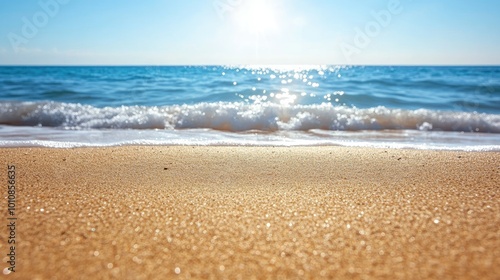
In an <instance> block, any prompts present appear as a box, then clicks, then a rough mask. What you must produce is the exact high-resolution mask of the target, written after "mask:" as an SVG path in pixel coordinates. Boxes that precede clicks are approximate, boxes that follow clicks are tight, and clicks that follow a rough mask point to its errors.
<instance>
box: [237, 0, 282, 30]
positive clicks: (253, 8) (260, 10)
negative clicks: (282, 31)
mask: <svg viewBox="0 0 500 280" xmlns="http://www.w3.org/2000/svg"><path fill="white" fill-rule="evenodd" d="M276 17H277V13H276V9H275V6H274V5H273V1H265V0H252V1H246V2H245V4H244V5H243V6H242V7H241V8H240V9H239V11H238V12H237V13H235V21H236V23H237V24H238V26H239V27H240V28H242V29H244V30H246V31H248V32H250V33H254V34H262V35H264V34H268V33H271V32H276V31H277V30H278V20H277V18H276Z"/></svg>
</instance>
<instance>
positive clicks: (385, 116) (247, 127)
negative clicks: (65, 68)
mask: <svg viewBox="0 0 500 280" xmlns="http://www.w3.org/2000/svg"><path fill="white" fill-rule="evenodd" d="M0 124H3V125H11V126H42V127H54V128H62V129H68V130H85V129H141V130H142V129H166V130H171V129H213V130H218V131H229V132H245V131H267V132H272V131H309V130H312V129H321V130H332V131H361V130H376V131H379V130H421V131H453V132H482V133H500V115H496V114H486V113H475V112H454V111H438V110H430V109H417V110H407V109H392V108H386V107H383V106H379V107H374V108H355V107H347V106H334V105H332V104H330V103H323V104H317V105H280V104H275V103H257V104H255V103H254V104H248V103H243V102H214V103H198V104H193V105H173V106H120V107H102V108H100V107H94V106H91V105H82V104H77V103H59V102H3V103H0Z"/></svg>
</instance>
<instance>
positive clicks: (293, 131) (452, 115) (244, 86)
mask: <svg viewBox="0 0 500 280" xmlns="http://www.w3.org/2000/svg"><path fill="white" fill-rule="evenodd" d="M116 145H247V146H320V145H340V146H364V147H384V148H415V149H439V150H472V151H492V150H500V67H486V66H484V67H410V66H408V67H402V66H401V67H399V66H398V67H391V66H380V67H379V66H366V67H364V66H352V67H351V66H277V67H268V66H265V67H258V66H251V67H244V66H141V67H132V66H131V67H76V66H75V67H30V66H19V67H17V66H16V67H14V66H3V67H0V147H20V146H46V147H87V146H88V147H91V146H116Z"/></svg>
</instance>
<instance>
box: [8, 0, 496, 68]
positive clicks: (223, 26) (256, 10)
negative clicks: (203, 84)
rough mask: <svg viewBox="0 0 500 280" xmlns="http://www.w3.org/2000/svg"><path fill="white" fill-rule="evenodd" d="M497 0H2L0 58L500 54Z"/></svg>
mask: <svg viewBox="0 0 500 280" xmlns="http://www.w3.org/2000/svg"><path fill="white" fill-rule="evenodd" d="M498 14H500V1H498V0H477V1H472V0H440V1H438V0H413V1H412V0H357V1H354V0H309V1H306V0H267V1H266V0H145V1H139V0H22V1H12V0H0V64H29V65H39V64H43V65H52V64H55V65H67V64H73V65H75V64H76V65H87V64H90V65H102V64H104V65H123V64H125V65H137V64H140V65H145V64H147V65H163V64H384V65H387V64H391V65H393V64H441V65H443V64H446V65H454V64H481V65H482V64H495V65H499V64H500V51H499V50H500V28H499V27H500V16H498Z"/></svg>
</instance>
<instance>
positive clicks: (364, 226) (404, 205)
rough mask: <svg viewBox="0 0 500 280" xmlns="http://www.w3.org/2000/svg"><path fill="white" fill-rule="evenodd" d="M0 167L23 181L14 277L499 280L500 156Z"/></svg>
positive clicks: (190, 159) (228, 155)
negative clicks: (13, 169)
mask: <svg viewBox="0 0 500 280" xmlns="http://www.w3.org/2000/svg"><path fill="white" fill-rule="evenodd" d="M0 160H1V164H2V166H3V171H1V173H2V175H1V176H2V178H4V179H3V180H5V181H6V180H7V174H8V173H7V165H8V164H12V165H15V167H16V196H17V203H16V212H15V215H16V217H17V220H16V272H15V273H10V274H9V275H7V277H6V278H11V279H99V278H101V279H106V278H116V279H170V278H177V277H179V278H182V279H185V278H212V279H252V278H273V279H294V278H301V279H302V278H329V279H332V278H335V279H338V278H359V279H371V278H380V279H426V278H434V279H436V278H439V279H500V249H499V248H500V153H497V152H444V151H418V150H390V149H388V150H385V149H364V148H345V147H293V148H284V147H281V148H278V147H113V148H79V149H49V148H13V149H11V148H2V149H0ZM5 181H4V182H5ZM3 186H4V187H3V190H2V193H3V194H4V195H3V196H2V199H3V201H1V202H0V213H1V215H0V217H1V218H2V220H3V222H4V223H5V224H6V225H7V224H8V221H7V213H8V212H7V198H6V197H7V185H6V183H4V184H3ZM2 228H3V229H2V230H0V240H1V242H0V253H1V254H2V256H4V257H3V259H2V265H3V266H2V267H1V269H3V268H4V267H8V266H9V265H8V264H7V261H8V258H9V257H8V256H6V255H7V254H8V253H9V247H8V245H9V244H7V240H8V235H9V231H8V227H7V226H4V227H2ZM4 272H5V273H6V272H8V271H6V270H4Z"/></svg>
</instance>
